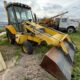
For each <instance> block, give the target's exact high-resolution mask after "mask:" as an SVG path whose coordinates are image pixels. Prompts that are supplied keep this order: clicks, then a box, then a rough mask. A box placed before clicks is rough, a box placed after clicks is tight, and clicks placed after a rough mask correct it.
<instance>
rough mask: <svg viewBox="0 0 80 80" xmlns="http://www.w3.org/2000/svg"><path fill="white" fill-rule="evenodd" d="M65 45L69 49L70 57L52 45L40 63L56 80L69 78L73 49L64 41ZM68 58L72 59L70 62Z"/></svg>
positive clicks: (68, 79)
mask: <svg viewBox="0 0 80 80" xmlns="http://www.w3.org/2000/svg"><path fill="white" fill-rule="evenodd" d="M65 45H66V47H68V49H69V56H70V57H68V56H66V55H65V54H64V52H63V51H62V50H61V49H60V48H57V47H54V48H52V49H50V50H49V51H48V52H47V53H46V54H45V56H44V58H43V60H42V62H41V64H40V65H41V67H42V68H44V69H45V70H46V71H47V72H49V73H50V74H51V75H53V76H54V77H56V79H58V80H71V73H72V66H73V59H74V52H75V50H74V49H73V48H72V47H71V45H70V46H69V45H68V44H67V43H66V42H65ZM70 58H71V59H70ZM70 60H72V62H71V61H70Z"/></svg>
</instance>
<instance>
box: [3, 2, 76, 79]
mask: <svg viewBox="0 0 80 80" xmlns="http://www.w3.org/2000/svg"><path fill="white" fill-rule="evenodd" d="M4 4H5V8H6V12H7V16H8V24H9V25H7V26H6V34H7V37H8V40H9V41H10V43H11V44H14V43H17V44H20V45H21V46H22V50H23V51H24V52H25V53H28V54H32V53H33V46H34V44H37V45H40V44H43V45H44V44H46V45H51V46H53V47H52V49H50V50H49V52H48V53H46V54H45V56H44V58H43V60H42V62H41V64H40V65H41V67H42V68H44V69H45V70H46V71H48V72H49V73H50V74H52V75H53V76H55V77H56V78H57V79H58V80H71V71H72V66H73V59H74V52H75V48H76V47H75V45H74V43H73V42H72V40H71V39H70V38H69V36H68V35H67V34H64V33H62V32H59V31H57V30H55V29H51V28H47V27H44V26H41V25H39V24H37V23H36V16H35V15H34V13H33V12H32V11H31V7H29V6H28V5H25V4H22V3H14V2H13V3H7V2H4Z"/></svg>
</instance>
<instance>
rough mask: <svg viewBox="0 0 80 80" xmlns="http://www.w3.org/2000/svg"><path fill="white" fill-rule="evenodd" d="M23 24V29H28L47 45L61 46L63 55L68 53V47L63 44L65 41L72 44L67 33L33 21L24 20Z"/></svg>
mask: <svg viewBox="0 0 80 80" xmlns="http://www.w3.org/2000/svg"><path fill="white" fill-rule="evenodd" d="M23 26H24V28H25V29H28V30H30V31H31V32H33V33H34V34H35V35H36V36H38V37H39V38H40V39H42V40H43V41H45V42H46V43H47V44H48V45H53V46H57V47H61V48H62V51H63V52H64V54H65V55H67V54H69V53H68V49H67V47H66V45H65V42H68V43H71V44H72V41H71V40H70V38H69V36H68V35H67V34H64V33H61V32H59V31H57V30H54V29H50V28H46V27H43V26H40V25H38V24H36V23H34V22H29V21H26V22H24V23H23ZM40 29H43V30H44V31H43V32H41V31H40ZM72 46H73V45H72ZM73 48H74V46H73Z"/></svg>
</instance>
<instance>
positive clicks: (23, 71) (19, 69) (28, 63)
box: [0, 46, 55, 80]
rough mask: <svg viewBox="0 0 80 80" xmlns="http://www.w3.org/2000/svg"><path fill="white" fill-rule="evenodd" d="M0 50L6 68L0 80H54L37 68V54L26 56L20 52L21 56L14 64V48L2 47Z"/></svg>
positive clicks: (38, 60)
mask: <svg viewBox="0 0 80 80" xmlns="http://www.w3.org/2000/svg"><path fill="white" fill-rule="evenodd" d="M0 49H1V51H2V53H3V56H4V59H5V61H6V64H7V67H8V68H7V69H6V71H4V72H2V73H1V75H0V80H55V79H54V78H53V77H52V76H51V75H49V74H48V73H47V72H46V71H44V70H43V69H42V68H41V67H40V66H39V64H40V61H41V60H40V59H39V55H38V54H35V53H34V54H33V55H28V54H23V53H22V52H20V54H21V56H20V58H19V60H18V61H17V62H16V63H15V57H14V54H15V50H16V47H15V46H3V47H1V48H0ZM4 53H5V54H6V56H7V57H6V56H5V54H4ZM14 64H15V65H14Z"/></svg>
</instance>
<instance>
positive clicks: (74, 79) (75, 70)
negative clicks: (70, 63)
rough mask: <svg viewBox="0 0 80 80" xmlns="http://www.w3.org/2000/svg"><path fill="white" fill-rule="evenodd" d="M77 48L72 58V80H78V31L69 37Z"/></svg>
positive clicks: (79, 52)
mask: <svg viewBox="0 0 80 80" xmlns="http://www.w3.org/2000/svg"><path fill="white" fill-rule="evenodd" d="M70 36H71V38H72V40H73V41H74V42H75V44H76V46H77V51H76V53H75V58H74V67H73V76H72V80H80V30H79V31H78V32H77V33H73V34H71V35H70Z"/></svg>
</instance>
